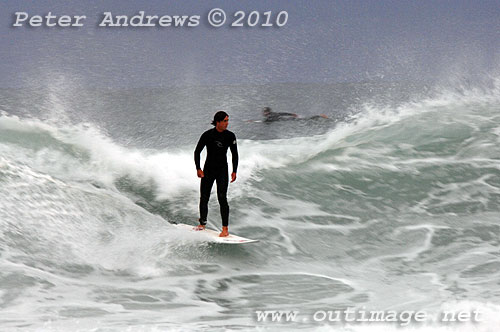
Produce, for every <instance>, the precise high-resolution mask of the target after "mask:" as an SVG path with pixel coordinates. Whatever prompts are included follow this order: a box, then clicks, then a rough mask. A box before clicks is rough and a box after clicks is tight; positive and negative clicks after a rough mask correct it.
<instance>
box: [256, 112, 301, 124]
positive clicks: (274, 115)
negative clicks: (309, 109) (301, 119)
mask: <svg viewBox="0 0 500 332" xmlns="http://www.w3.org/2000/svg"><path fill="white" fill-rule="evenodd" d="M296 117H297V114H294V113H285V112H268V113H267V114H264V121H265V122H273V121H279V120H295V118H296Z"/></svg>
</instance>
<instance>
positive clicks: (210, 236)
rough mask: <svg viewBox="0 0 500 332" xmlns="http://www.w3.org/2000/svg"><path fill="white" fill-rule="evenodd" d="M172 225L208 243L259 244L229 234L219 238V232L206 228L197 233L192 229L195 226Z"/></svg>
mask: <svg viewBox="0 0 500 332" xmlns="http://www.w3.org/2000/svg"><path fill="white" fill-rule="evenodd" d="M173 225H174V226H175V227H177V228H179V229H184V230H186V231H189V232H196V233H197V234H200V235H202V236H204V237H206V238H207V241H208V242H214V243H227V244H244V243H254V242H259V240H252V239H247V238H244V237H241V236H237V235H234V234H231V233H229V236H224V237H220V236H219V234H220V232H216V231H214V230H211V229H208V228H205V229H204V230H202V231H197V230H195V229H194V228H195V226H193V225H186V224H173Z"/></svg>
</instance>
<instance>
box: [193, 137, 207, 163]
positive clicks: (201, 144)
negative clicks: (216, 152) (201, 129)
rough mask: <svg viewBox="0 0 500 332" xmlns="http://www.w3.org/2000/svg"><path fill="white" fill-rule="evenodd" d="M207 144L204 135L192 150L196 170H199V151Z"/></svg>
mask: <svg viewBox="0 0 500 332" xmlns="http://www.w3.org/2000/svg"><path fill="white" fill-rule="evenodd" d="M206 144H207V142H206V139H205V134H203V135H201V137H200V140H199V141H198V144H196V149H194V164H195V165H196V170H201V167H200V155H201V151H202V150H203V148H204V147H205V145H206Z"/></svg>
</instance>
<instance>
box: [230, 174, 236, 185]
mask: <svg viewBox="0 0 500 332" xmlns="http://www.w3.org/2000/svg"><path fill="white" fill-rule="evenodd" d="M234 181H236V173H234V172H233V173H231V183H232V182H234Z"/></svg>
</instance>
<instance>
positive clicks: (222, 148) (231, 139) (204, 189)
mask: <svg viewBox="0 0 500 332" xmlns="http://www.w3.org/2000/svg"><path fill="white" fill-rule="evenodd" d="M228 122H229V115H228V114H227V113H226V112H224V111H219V112H217V113H215V115H214V119H213V121H212V125H213V126H214V128H212V129H209V130H207V131H205V132H204V133H203V134H202V135H201V137H200V140H199V141H198V144H197V145H196V149H195V150H194V162H195V165H196V171H197V174H198V177H199V178H201V184H200V219H199V222H200V224H199V225H198V226H197V227H196V229H197V230H203V229H205V225H206V224H207V215H208V200H209V199H210V192H211V190H212V186H213V184H214V181H215V182H217V199H218V200H219V206H220V214H221V217H222V232H221V233H220V234H219V236H221V237H223V236H228V235H229V231H228V223H229V204H228V203H227V187H228V182H229V178H228V165H227V158H226V154H227V149H228V148H229V149H231V155H232V161H233V172H232V173H231V182H234V181H235V180H236V170H237V169H238V148H237V146H236V136H235V135H234V134H233V133H232V132H231V131H229V130H227V125H228ZM205 146H206V147H207V158H206V160H205V165H204V167H203V170H202V169H201V167H200V154H201V151H202V150H203V148H204V147H205Z"/></svg>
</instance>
